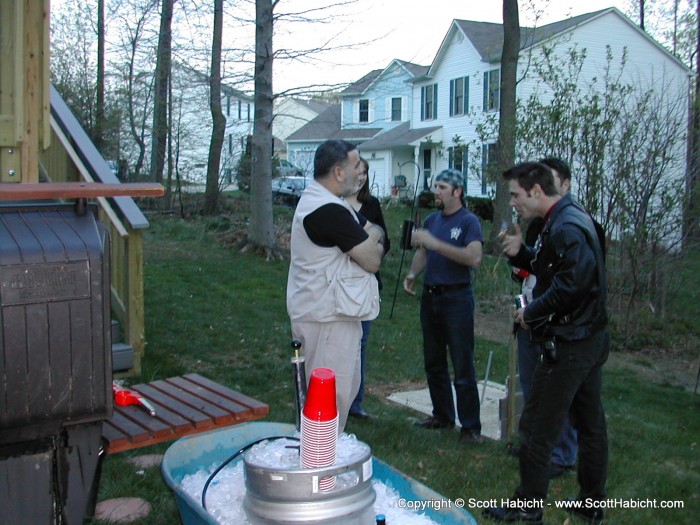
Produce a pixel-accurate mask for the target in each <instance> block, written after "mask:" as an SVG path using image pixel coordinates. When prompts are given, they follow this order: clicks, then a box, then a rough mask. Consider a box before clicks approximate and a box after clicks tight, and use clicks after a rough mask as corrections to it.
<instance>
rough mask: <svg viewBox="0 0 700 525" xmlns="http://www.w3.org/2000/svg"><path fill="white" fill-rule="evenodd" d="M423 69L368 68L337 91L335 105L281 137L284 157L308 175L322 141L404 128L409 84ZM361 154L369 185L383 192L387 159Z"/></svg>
mask: <svg viewBox="0 0 700 525" xmlns="http://www.w3.org/2000/svg"><path fill="white" fill-rule="evenodd" d="M427 70H428V67H427V66H419V65H417V64H412V63H410V62H404V61H402V60H392V61H391V63H390V64H389V65H388V66H387V67H386V68H384V69H377V70H374V71H371V72H370V73H368V74H367V75H365V76H364V77H362V78H361V79H360V80H358V81H357V82H354V83H353V84H351V85H350V86H348V87H347V88H346V89H345V90H343V91H342V92H341V94H340V95H341V103H340V104H338V105H335V106H332V107H331V108H329V109H328V110H327V111H326V112H325V113H322V114H321V115H319V116H318V117H317V118H316V119H314V120H313V121H311V122H310V123H309V124H307V125H306V126H304V127H302V128H301V129H299V130H298V131H296V132H295V133H293V134H292V135H290V136H289V137H287V148H288V152H289V153H288V155H289V158H290V160H291V159H294V160H293V162H294V163H295V164H296V165H297V166H299V167H301V168H302V169H304V170H305V171H306V173H307V175H311V173H312V171H313V155H314V152H315V151H316V148H317V147H318V145H319V144H320V143H321V142H323V141H324V140H327V139H344V140H348V141H350V142H353V143H355V144H365V143H367V142H368V141H370V140H371V139H372V138H373V137H375V136H380V135H382V134H385V133H388V132H389V131H392V130H395V129H398V128H402V129H403V128H405V127H408V124H409V120H410V117H411V113H412V98H413V97H412V94H411V92H412V85H411V82H412V81H413V80H414V79H415V78H418V77H420V76H423V75H424V74H425V73H426V71H427ZM362 151H364V150H362ZM367 151H368V152H369V151H370V150H367ZM366 158H367V160H368V161H369V164H370V170H369V171H370V173H369V179H370V183H371V184H374V185H375V187H377V188H381V189H380V191H379V194H385V193H386V192H387V190H386V189H388V188H391V186H392V185H393V184H394V182H393V178H392V168H391V166H390V165H389V162H390V159H389V158H385V157H382V156H381V155H379V156H378V155H376V154H374V155H372V153H371V152H370V153H368V155H366ZM406 160H410V156H407V157H406ZM411 173H413V169H412V168H411Z"/></svg>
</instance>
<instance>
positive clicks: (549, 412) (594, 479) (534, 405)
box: [516, 330, 610, 500]
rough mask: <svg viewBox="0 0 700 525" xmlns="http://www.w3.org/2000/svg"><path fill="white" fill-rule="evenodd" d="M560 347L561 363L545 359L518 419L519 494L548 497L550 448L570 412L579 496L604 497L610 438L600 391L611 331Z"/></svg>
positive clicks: (582, 497)
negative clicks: (575, 440)
mask: <svg viewBox="0 0 700 525" xmlns="http://www.w3.org/2000/svg"><path fill="white" fill-rule="evenodd" d="M557 346H558V360H557V362H556V363H552V362H549V361H548V360H547V359H546V358H544V359H543V360H542V362H541V363H540V364H539V365H538V366H537V368H536V369H535V375H534V379H533V385H532V394H531V395H530V398H529V399H528V400H527V403H526V405H525V409H524V411H523V414H522V417H521V418H520V441H521V449H520V487H518V490H517V492H516V496H517V497H519V498H525V499H544V498H546V496H547V488H548V486H549V465H550V457H551V454H552V449H553V448H554V446H555V445H556V444H557V440H558V438H559V433H560V432H561V429H562V425H563V423H564V419H565V418H566V416H567V414H568V415H570V417H571V420H572V423H573V425H574V427H575V428H576V430H577V431H578V441H579V463H578V482H579V485H580V492H579V495H578V498H579V499H586V498H592V499H595V500H600V499H604V498H605V482H606V479H607V474H608V435H607V428H606V425H605V412H604V410H603V404H602V402H601V398H600V391H601V386H602V376H601V367H602V365H603V363H605V361H606V360H607V358H608V351H609V347H610V339H609V336H608V332H607V330H603V331H601V332H599V333H597V334H595V335H594V336H592V337H591V338H590V339H586V340H583V341H575V342H566V341H559V340H558V341H557Z"/></svg>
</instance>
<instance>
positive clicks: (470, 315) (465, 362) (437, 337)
mask: <svg viewBox="0 0 700 525" xmlns="http://www.w3.org/2000/svg"><path fill="white" fill-rule="evenodd" d="M433 187H434V189H433V192H434V193H435V204H436V205H437V208H438V210H440V211H438V212H435V213H432V214H431V215H429V216H428V217H427V218H426V219H425V222H424V223H423V228H422V229H418V230H416V231H414V232H413V235H412V239H411V245H412V246H414V247H415V248H416V253H415V255H414V256H413V261H412V262H411V268H410V270H409V272H408V274H407V275H406V279H404V282H403V288H404V290H405V291H406V293H408V294H410V295H415V294H416V292H415V291H414V290H413V286H414V284H415V282H416V278H417V277H418V275H420V274H421V272H425V274H424V276H423V295H422V297H421V308H420V321H421V327H422V329H423V357H424V360H425V373H426V376H427V380H428V389H429V390H430V399H431V401H432V403H433V415H432V416H430V417H428V418H426V419H425V420H423V421H420V422H418V423H417V425H418V426H420V427H422V428H429V429H436V428H451V427H454V424H455V406H454V401H453V397H452V386H451V385H450V371H449V368H448V365H447V351H448V348H449V352H450V358H451V359H452V367H453V368H454V375H455V377H454V386H455V391H456V393H457V417H458V418H459V422H460V424H461V426H462V429H461V431H460V442H461V443H464V444H476V443H479V442H480V441H481V420H480V418H479V394H478V391H477V383H476V374H475V372H474V294H473V292H472V286H471V280H472V268H477V267H478V266H479V265H480V264H481V244H482V234H481V225H480V223H479V219H477V217H476V216H475V215H474V214H473V213H471V212H470V211H468V210H467V209H466V208H465V207H464V176H463V175H462V174H461V173H460V172H458V171H455V170H444V171H441V172H440V173H439V174H438V175H437V176H436V177H435V180H434V183H433Z"/></svg>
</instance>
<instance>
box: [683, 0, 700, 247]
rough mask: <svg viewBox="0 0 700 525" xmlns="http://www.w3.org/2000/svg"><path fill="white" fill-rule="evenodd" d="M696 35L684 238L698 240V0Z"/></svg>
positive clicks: (699, 235)
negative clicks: (693, 96)
mask: <svg viewBox="0 0 700 525" xmlns="http://www.w3.org/2000/svg"><path fill="white" fill-rule="evenodd" d="M695 13H696V23H697V35H696V41H695V44H696V49H695V100H694V101H693V104H692V106H691V110H692V115H691V116H690V119H691V132H690V155H689V157H690V160H689V162H688V174H687V176H686V193H687V195H688V197H687V198H688V205H687V209H686V216H685V224H686V232H685V233H686V239H688V240H689V241H694V242H698V241H700V225H699V224H698V221H700V195H698V192H699V191H700V182H698V181H700V0H697V1H696V5H695Z"/></svg>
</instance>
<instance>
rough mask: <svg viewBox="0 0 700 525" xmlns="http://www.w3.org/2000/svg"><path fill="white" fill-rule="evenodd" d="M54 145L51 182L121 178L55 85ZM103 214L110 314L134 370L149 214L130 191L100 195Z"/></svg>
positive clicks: (46, 174) (45, 172)
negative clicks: (108, 258)
mask: <svg viewBox="0 0 700 525" xmlns="http://www.w3.org/2000/svg"><path fill="white" fill-rule="evenodd" d="M50 99H51V146H50V147H49V148H48V149H47V150H45V151H44V152H43V153H42V155H41V166H40V174H41V177H42V179H43V180H44V181H50V182H77V181H87V182H99V183H105V184H118V183H119V180H118V179H117V178H116V177H115V176H114V174H113V173H112V171H111V170H110V168H109V166H108V165H107V163H106V162H105V160H104V159H103V158H102V156H101V155H100V153H99V151H97V148H95V146H94V144H93V143H92V141H91V140H90V138H89V137H88V136H87V134H86V133H85V131H84V130H83V128H82V126H81V125H80V124H79V122H78V121H77V119H76V118H75V116H74V115H73V114H72V113H71V111H70V109H69V108H68V106H67V105H66V104H65V102H64V101H63V99H62V98H61V96H60V95H59V94H58V92H57V91H56V89H55V88H54V87H53V86H51V96H50ZM97 201H98V202H99V205H100V219H101V220H102V222H103V223H104V224H105V225H106V226H107V227H108V229H109V230H110V238H111V266H110V267H111V272H110V273H111V276H110V277H111V291H112V297H111V306H112V315H113V317H114V318H116V319H117V320H118V321H119V323H120V325H121V328H122V334H123V338H124V342H125V343H127V344H129V345H130V346H131V347H132V348H133V350H134V367H133V369H132V372H133V373H135V374H138V373H140V371H141V358H142V357H143V353H144V347H145V332H144V298H143V230H144V229H146V228H148V220H147V219H146V217H145V216H144V215H143V213H142V212H141V210H140V209H139V208H138V206H137V205H136V203H135V202H134V200H133V199H132V198H131V197H110V198H103V197H100V198H97Z"/></svg>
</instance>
